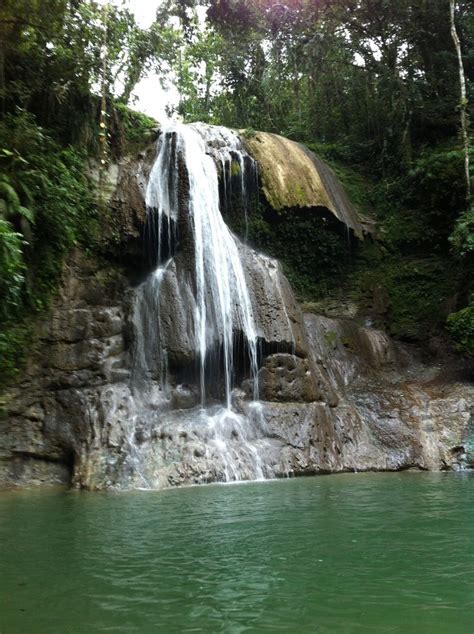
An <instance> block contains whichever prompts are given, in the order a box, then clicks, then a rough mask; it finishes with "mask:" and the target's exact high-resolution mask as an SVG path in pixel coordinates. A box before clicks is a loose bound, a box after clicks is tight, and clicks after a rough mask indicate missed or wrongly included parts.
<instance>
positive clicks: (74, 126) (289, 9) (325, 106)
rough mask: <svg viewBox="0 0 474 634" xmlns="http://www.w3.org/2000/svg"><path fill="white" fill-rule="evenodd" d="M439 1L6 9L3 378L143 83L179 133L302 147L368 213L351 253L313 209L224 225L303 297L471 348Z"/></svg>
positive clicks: (86, 226) (471, 38)
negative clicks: (348, 305) (369, 223)
mask: <svg viewBox="0 0 474 634" xmlns="http://www.w3.org/2000/svg"><path fill="white" fill-rule="evenodd" d="M450 4H451V3H450V0H439V1H436V2H429V1H427V0H400V1H397V2H392V1H391V0H287V1H286V2H281V1H279V0H252V2H250V1H249V0H202V1H199V0H165V1H164V2H161V3H160V4H159V6H158V8H157V13H156V19H155V21H154V23H153V24H152V25H151V26H150V27H149V28H148V29H143V28H141V27H140V26H139V25H138V24H137V21H136V19H135V17H134V15H133V13H132V12H131V11H130V10H129V9H128V8H127V6H126V3H123V2H113V3H112V2H111V3H102V4H99V3H98V2H95V1H94V0H42V1H41V2H40V1H39V0H3V2H2V3H1V5H0V356H1V357H2V369H1V371H0V382H5V381H6V380H9V378H11V377H12V376H14V374H15V373H16V372H17V371H18V367H19V360H20V358H21V351H22V350H24V349H25V345H26V342H27V341H28V337H29V334H28V333H29V332H30V330H31V328H30V324H31V323H32V320H34V316H35V314H36V313H37V312H38V311H41V310H42V309H43V308H44V307H45V306H47V304H48V301H49V299H50V297H51V296H52V295H53V294H54V290H55V288H56V287H57V283H58V279H59V275H60V272H61V269H62V263H63V260H64V258H65V256H66V255H67V253H68V252H69V251H70V250H71V248H73V247H74V246H75V245H80V246H81V247H82V248H88V249H93V248H95V247H94V245H95V243H96V240H95V236H96V234H97V233H98V232H99V229H98V226H99V220H100V214H99V212H98V209H97V207H98V205H97V199H96V196H95V193H94V186H93V185H92V183H91V182H90V180H89V178H88V176H87V174H88V170H87V165H88V163H89V162H90V160H91V159H93V160H95V161H96V163H98V164H99V165H102V163H103V164H104V166H105V164H106V163H107V162H108V160H110V159H111V158H114V157H116V156H119V155H120V152H121V151H123V146H124V144H128V146H129V147H134V146H135V147H138V144H139V143H140V140H141V138H142V137H143V136H144V135H145V136H146V134H148V131H149V130H150V128H152V127H153V126H154V122H153V120H151V119H149V118H147V117H145V116H143V115H139V114H137V113H133V111H131V110H130V109H129V107H128V106H129V105H130V102H131V101H132V100H133V98H132V94H133V89H134V87H135V85H136V84H137V82H138V81H139V80H140V79H141V78H142V77H144V76H145V75H146V74H147V73H148V72H155V73H157V74H158V78H159V81H163V82H166V81H170V80H173V81H175V83H176V85H177V87H178V90H179V95H180V100H179V103H178V104H176V105H175V106H174V109H175V110H176V111H177V113H178V114H180V115H181V116H182V117H183V118H184V120H185V121H193V120H198V119H199V120H202V121H206V122H209V123H217V124H221V125H227V126H230V127H234V128H239V129H243V130H244V131H245V132H244V135H245V134H246V135H252V134H253V131H254V130H259V129H260V130H265V131H269V132H276V133H279V134H283V135H285V136H288V137H290V138H293V139H295V140H298V141H302V142H304V143H306V144H307V145H308V146H309V147H311V148H312V149H313V150H315V151H316V152H317V153H318V154H319V155H321V156H322V158H325V159H326V160H328V161H329V162H330V163H331V165H332V166H333V168H334V169H335V170H336V172H337V173H338V175H339V176H340V177H341V179H342V180H343V182H344V184H345V185H346V187H347V189H348V192H349V193H350V195H351V197H352V199H353V201H354V202H355V203H356V204H357V205H358V206H359V207H360V209H361V210H362V211H363V212H364V213H365V214H368V215H373V216H375V217H376V219H377V221H378V226H379V230H378V232H377V235H376V237H375V239H374V238H372V239H369V240H367V241H365V243H364V244H363V245H362V246H361V245H356V244H355V243H353V244H352V247H351V250H350V251H349V249H348V248H347V245H348V241H347V236H345V235H344V234H342V233H341V232H340V230H338V229H337V228H335V227H331V226H330V225H329V226H328V224H327V223H324V222H323V217H322V216H318V215H317V214H316V215H313V216H308V215H305V214H304V213H301V212H299V211H297V210H286V211H285V212H283V213H281V214H279V215H275V214H273V215H272V213H271V211H270V210H269V209H267V208H265V207H264V205H262V204H261V203H260V204H259V205H255V208H254V213H253V214H250V216H249V218H248V222H247V226H243V224H242V222H241V219H240V220H239V219H237V220H235V218H234V221H235V223H236V224H235V228H236V230H238V231H241V232H242V233H247V235H248V239H249V240H250V241H251V242H253V243H254V244H255V245H256V246H258V247H259V248H262V249H264V250H266V251H267V252H269V253H271V254H272V255H275V256H278V257H280V258H281V259H282V260H283V263H284V265H285V267H286V270H287V272H288V274H289V276H290V278H291V280H292V282H293V283H294V284H295V287H296V288H297V290H298V292H299V294H300V296H301V297H302V298H304V299H308V300H310V301H311V300H312V299H316V300H318V299H319V298H320V297H321V296H324V295H325V294H328V293H331V292H336V290H337V289H338V292H341V291H342V292H344V293H346V294H349V295H351V294H352V295H354V296H357V299H358V300H359V301H367V302H370V299H369V298H370V297H371V296H372V295H373V293H374V289H380V288H383V289H385V290H384V292H385V293H386V294H387V296H388V299H387V306H388V308H387V311H386V314H385V316H384V319H385V323H384V325H386V326H387V327H388V328H389V329H390V330H391V331H392V332H393V333H394V334H396V335H397V336H400V337H402V338H408V339H412V340H416V341H419V340H423V339H424V338H429V337H430V336H431V335H432V334H433V333H435V332H438V331H439V330H442V329H443V328H445V327H446V323H448V331H449V332H450V333H451V336H452V337H453V340H454V341H455V342H456V344H457V345H458V347H459V348H460V349H462V350H464V351H467V352H469V353H472V350H473V343H472V302H471V303H470V299H469V298H470V296H471V297H472V293H471V291H472V284H473V264H474V210H473V207H472V204H471V201H470V200H467V199H466V184H465V182H464V179H463V151H462V148H463V145H462V142H461V138H460V123H459V114H460V107H461V109H465V110H467V113H468V115H469V107H470V104H472V97H473V93H472V78H473V73H474V46H473V43H474V17H473V15H472V11H470V3H469V2H468V1H467V0H457V1H456V2H455V22H456V28H457V32H458V35H459V40H460V46H461V49H462V59H463V64H464V71H465V76H466V82H467V97H466V103H464V104H462V103H460V89H459V79H458V59H457V56H456V50H455V47H454V46H453V41H452V34H451V32H450ZM170 109H171V110H173V106H172V107H170ZM473 162H474V161H473V160H472V158H471V165H472V163H473ZM449 313H451V316H450V317H449V319H448V321H447V322H446V319H447V316H448V314H449Z"/></svg>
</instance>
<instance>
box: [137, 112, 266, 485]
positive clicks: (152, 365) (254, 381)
mask: <svg viewBox="0 0 474 634" xmlns="http://www.w3.org/2000/svg"><path fill="white" fill-rule="evenodd" d="M233 164H237V165H238V169H235V168H232V165H233ZM232 171H234V172H235V173H234V174H233V179H234V190H235V177H236V176H237V177H238V179H239V181H240V182H239V190H240V192H238V193H239V194H240V196H241V198H242V206H243V209H244V211H245V213H246V209H247V205H248V201H249V196H248V189H249V188H252V187H253V182H254V179H255V177H256V166H255V163H254V162H253V160H252V159H251V158H250V157H249V156H248V154H247V153H246V152H245V150H244V149H243V148H242V146H241V143H240V140H239V138H238V136H237V135H236V134H234V133H233V132H231V131H230V130H226V129H225V128H215V127H211V126H205V125H203V124H195V125H191V126H185V125H181V124H172V125H170V126H168V127H167V128H165V129H164V130H163V131H162V133H161V136H160V139H159V142H158V148H157V156H156V160H155V163H154V165H153V168H152V171H151V173H150V177H149V182H148V187H147V192H146V203H147V208H148V237H149V242H150V243H151V245H152V249H153V251H154V255H153V261H154V262H155V263H156V268H155V270H154V271H153V272H152V273H151V274H150V275H149V276H148V278H147V279H146V280H145V282H144V283H143V284H142V285H141V286H140V287H139V289H138V291H137V295H136V303H135V314H134V324H135V331H136V344H135V354H134V372H133V380H132V382H133V384H134V395H135V396H134V397H135V399H136V400H137V402H141V405H142V407H143V408H146V407H148V408H150V407H151V406H150V399H152V398H153V394H155V396H156V390H154V389H151V390H150V387H149V386H150V383H152V384H155V385H158V393H159V398H157V401H156V404H155V406H154V407H152V409H154V410H155V412H156V410H160V411H161V412H162V415H161V419H160V420H161V422H163V421H170V420H172V419H176V418H178V419H179V424H182V423H183V421H186V422H187V423H190V425H191V427H193V426H198V427H199V429H200V432H199V433H202V430H203V429H205V430H206V432H205V435H206V449H205V452H206V455H208V457H209V458H211V456H212V455H214V454H215V453H216V452H217V453H218V454H219V459H220V463H221V467H222V471H223V473H222V474H221V476H220V477H218V479H224V480H226V481H230V480H233V481H235V480H240V479H250V478H251V479H258V478H264V477H269V476H271V475H273V474H272V473H271V470H270V469H265V467H264V465H263V464H262V460H261V457H260V451H259V446H260V445H262V444H265V443H267V442H268V441H267V440H264V436H265V435H266V434H265V433H264V432H265V430H264V429H263V428H264V421H263V417H262V415H261V409H260V407H259V404H258V392H259V390H258V345H257V344H258V335H257V324H256V319H255V315H254V307H253V305H252V300H251V295H250V292H249V287H248V284H247V279H246V273H245V270H244V266H243V263H242V260H241V254H240V249H241V248H242V247H241V245H240V244H239V243H238V241H237V239H236V238H235V237H234V235H233V234H232V233H231V231H230V230H229V228H228V227H227V225H226V223H225V222H224V219H223V216H222V214H221V204H223V205H224V206H225V205H226V202H227V200H228V195H229V190H230V188H231V183H232V178H231V176H232ZM219 172H220V174H221V189H220V185H219ZM247 175H248V176H249V179H250V186H249V187H247V186H246V178H247ZM183 181H184V182H183ZM222 187H224V201H223V202H222ZM183 192H184V193H183ZM235 195H236V192H235V191H233V196H234V197H235ZM183 200H184V202H183ZM181 227H184V231H183V233H187V234H190V235H191V242H192V247H191V248H189V249H188V251H186V260H187V261H186V263H185V264H184V265H183V254H182V253H181V252H180V250H181V239H182V236H181V235H180V228H181ZM183 239H184V240H185V239H186V238H183ZM188 240H189V236H188ZM190 259H192V262H190V261H189V260H190ZM183 267H184V269H185V270H184V271H183V270H182V269H183ZM172 275H174V276H175V277H176V287H179V289H180V290H179V292H178V293H177V296H179V297H177V300H178V303H181V304H186V307H185V310H186V314H187V316H188V323H187V328H188V329H189V330H190V331H191V335H190V339H191V340H192V342H193V344H194V358H195V359H196V360H197V363H198V368H197V374H198V379H197V380H196V381H195V383H196V384H197V385H198V389H199V403H198V404H196V406H195V407H193V408H188V409H186V412H184V411H183V410H180V409H179V407H178V408H176V407H173V406H172V403H171V397H170V395H169V389H168V386H167V377H168V347H169V345H170V342H169V341H168V340H167V334H166V326H167V325H169V322H170V319H172V316H171V318H170V317H169V315H172V313H167V315H168V317H166V316H165V315H164V311H165V310H169V306H165V302H164V300H163V288H164V287H165V286H166V284H167V283H169V278H170V277H171V276H172ZM176 308H177V309H178V307H176ZM242 343H243V348H244V354H245V357H246V360H245V363H244V366H245V367H246V368H247V372H248V375H249V378H250V383H251V386H252V389H251V392H252V398H253V403H250V404H249V405H250V406H247V409H246V413H245V415H244V414H243V412H242V411H237V410H236V409H235V407H234V406H233V390H234V388H235V378H236V377H235V367H236V365H238V364H239V363H241V359H240V358H239V359H236V350H238V347H239V345H240V346H241V347H242ZM216 384H217V385H220V386H221V395H222V396H221V398H220V403H217V402H216V400H217V399H216ZM177 389H178V390H181V391H183V390H185V389H186V388H185V387H184V388H183V387H182V386H180V385H178V386H177ZM217 391H218V390H217ZM150 395H152V396H150ZM147 399H148V400H147ZM167 404H168V407H167ZM177 410H178V413H176V411H177ZM166 412H168V413H166ZM179 412H181V413H179ZM153 416H154V417H155V418H156V413H155V414H153ZM160 424H161V423H160ZM135 453H136V452H135Z"/></svg>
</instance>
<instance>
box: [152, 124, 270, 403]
mask: <svg viewBox="0 0 474 634" xmlns="http://www.w3.org/2000/svg"><path fill="white" fill-rule="evenodd" d="M203 132H204V131H203V128H202V126H199V127H197V126H196V127H192V126H184V125H179V124H173V125H172V126H170V127H169V128H167V129H165V130H163V132H162V135H161V139H160V143H159V147H158V154H157V158H156V161H155V164H154V167H153V170H152V173H151V175H150V180H149V184H148V188H147V194H146V202H147V207H148V209H149V214H150V216H151V222H149V224H150V225H151V226H152V227H155V230H156V233H157V239H158V245H157V260H158V263H159V265H160V264H161V257H162V253H163V251H166V253H168V254H172V253H173V250H174V248H175V243H176V240H177V229H176V227H177V221H178V186H179V183H178V178H177V175H178V174H179V161H180V160H182V161H184V164H185V166H186V172H187V179H188V186H189V201H188V213H189V216H190V220H191V225H192V230H193V237H194V258H195V262H194V277H195V280H194V281H195V289H196V290H195V309H194V327H195V341H196V343H197V346H198V349H197V350H196V352H197V353H198V357H199V363H200V393H201V406H204V405H205V403H206V381H205V376H206V360H207V357H208V353H209V351H210V349H212V348H213V347H215V346H216V344H217V346H218V347H219V349H220V350H221V351H222V356H223V373H224V389H225V404H226V407H227V409H231V391H232V374H233V366H234V363H233V343H234V335H235V333H237V332H241V333H242V335H243V337H244V340H245V343H246V346H247V349H248V352H249V360H250V368H251V373H252V380H253V382H254V398H255V399H257V398H258V379H257V370H258V368H257V331H256V327H255V323H254V317H253V309H252V303H251V300H250V295H249V291H248V288H247V284H246V280H245V274H244V270H243V267H242V263H241V260H240V256H239V251H238V248H237V244H236V241H235V239H234V237H233V235H232V233H231V232H230V231H229V229H228V227H227V225H226V224H225V222H224V220H223V218H222V215H221V213H220V207H219V182H218V174H217V168H216V164H215V162H214V160H213V158H212V157H211V156H210V155H209V154H207V152H206V150H207V148H206V145H205V141H204V138H203ZM230 135H231V133H230V131H229V133H228V135H227V138H226V139H225V141H226V142H229V143H230V144H231V146H232V151H233V153H234V154H238V152H237V147H238V143H237V137H236V138H235V139H233V138H232V137H231V136H230ZM213 153H214V154H215V155H216V154H217V156H218V157H219V158H220V159H221V160H222V161H223V162H224V163H225V160H226V154H227V153H228V150H227V149H226V150H225V151H223V152H221V151H220V150H219V149H216V148H214V149H213ZM239 156H241V161H240V165H241V166H242V183H244V182H245V175H244V168H243V165H244V159H243V155H242V154H239ZM242 190H243V191H244V185H243V186H242ZM162 270H163V269H162V268H161V267H160V266H159V267H158V269H157V270H156V271H155V272H154V274H152V277H151V280H150V282H151V285H153V287H154V288H153V289H152V293H159V282H157V281H156V280H157V279H160V277H161V273H160V272H161V271H162ZM156 319H157V321H158V322H159V319H160V317H159V310H158V314H157V315H156Z"/></svg>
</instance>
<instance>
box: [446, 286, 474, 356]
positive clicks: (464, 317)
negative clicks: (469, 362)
mask: <svg viewBox="0 0 474 634" xmlns="http://www.w3.org/2000/svg"><path fill="white" fill-rule="evenodd" d="M448 330H449V332H450V333H451V336H452V337H453V339H454V341H455V342H456V345H457V347H458V349H459V350H460V351H462V352H467V353H468V354H470V355H473V356H474V297H473V298H471V302H470V304H469V306H467V307H466V308H463V309H462V310H460V311H458V312H457V313H452V314H451V315H449V317H448Z"/></svg>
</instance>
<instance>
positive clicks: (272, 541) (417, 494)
mask: <svg viewBox="0 0 474 634" xmlns="http://www.w3.org/2000/svg"><path fill="white" fill-rule="evenodd" d="M0 571H1V574H0V605H1V608H0V632H1V633H2V634H20V633H21V634H24V633H27V634H29V633H33V634H43V633H46V632H47V633H56V632H57V633H58V634H63V633H66V632H67V633H76V632H77V633H82V632H84V633H85V632H127V633H129V632H140V633H145V634H146V633H148V632H150V633H151V632H164V633H174V632H176V633H178V632H179V633H181V632H205V633H208V632H229V633H232V634H233V633H240V632H246V633H247V632H255V633H259V632H290V633H292V632H295V633H296V632H301V633H306V632H308V633H310V632H311V633H313V632H315V633H318V634H319V633H322V634H325V633H329V632H330V633H336V634H340V633H346V632H347V633H352V632H355V633H359V632H360V633H365V632H377V633H381V632H382V633H385V632H387V633H392V632H403V633H404V634H410V633H413V634H415V633H424V632H427V633H428V632H429V633H430V634H433V633H443V634H444V633H446V634H448V633H449V634H461V633H462V634H466V633H470V632H474V575H473V571H474V477H473V476H472V475H469V474H411V473H410V474H409V473H405V474H387V475H385V474H377V475H369V474H367V475H363V474H359V475H343V476H328V477H319V478H311V479H304V480H289V481H280V482H261V483H251V484H246V485H235V486H208V487H198V488H189V489H182V490H172V491H163V492H146V493H145V492H143V493H141V492H133V493H123V494H110V493H108V494H86V493H77V492H67V493H64V492H47V493H45V492H41V493H32V492H29V493H13V492H7V493H3V494H1V495H0Z"/></svg>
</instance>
